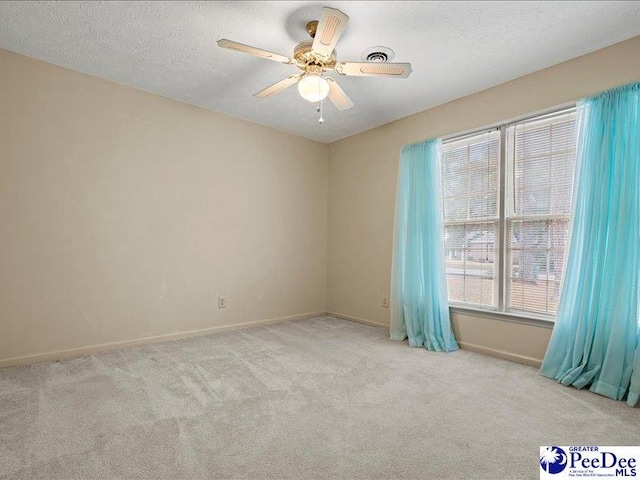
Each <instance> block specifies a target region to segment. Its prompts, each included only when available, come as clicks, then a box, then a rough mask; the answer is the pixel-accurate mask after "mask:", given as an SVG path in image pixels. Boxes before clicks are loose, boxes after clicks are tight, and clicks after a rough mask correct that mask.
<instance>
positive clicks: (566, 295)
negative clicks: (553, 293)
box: [541, 83, 640, 406]
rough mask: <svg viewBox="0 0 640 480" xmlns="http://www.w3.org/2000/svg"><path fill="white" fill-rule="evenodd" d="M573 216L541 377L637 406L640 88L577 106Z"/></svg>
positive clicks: (617, 91)
mask: <svg viewBox="0 0 640 480" xmlns="http://www.w3.org/2000/svg"><path fill="white" fill-rule="evenodd" d="M579 113H580V115H579V118H580V120H579V129H578V131H579V133H578V154H577V164H576V176H575V182H574V206H575V207H574V215H573V220H572V233H571V240H570V245H569V251H568V258H567V268H566V275H565V279H564V286H563V291H562V294H561V298H560V303H559V305H558V314H557V319H556V325H555V327H554V330H553V334H552V337H551V342H550V344H549V349H548V350H547V353H546V355H545V357H544V361H543V363H542V368H541V373H542V374H543V375H545V376H547V377H550V378H554V379H556V380H558V381H559V382H560V383H562V384H564V385H573V386H575V387H577V388H585V387H589V388H590V390H591V391H593V392H596V393H599V394H601V395H605V396H607V397H610V398H613V399H616V400H623V399H624V398H625V396H626V397H627V403H628V404H629V405H631V406H634V405H635V404H637V403H638V397H639V395H640V353H639V351H638V345H639V337H640V324H639V320H638V319H639V317H638V294H639V291H638V286H639V282H638V274H639V268H638V267H639V260H640V83H636V84H633V85H628V86H624V87H620V88H617V89H614V90H609V91H607V92H604V93H602V94H600V95H597V96H595V97H592V98H588V99H585V100H583V101H582V102H580V104H579Z"/></svg>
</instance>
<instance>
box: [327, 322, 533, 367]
mask: <svg viewBox="0 0 640 480" xmlns="http://www.w3.org/2000/svg"><path fill="white" fill-rule="evenodd" d="M327 315H330V316H332V317H336V318H341V319H343V320H350V321H352V322H358V323H364V324H365V325H373V326H374V327H382V328H386V329H387V330H388V329H389V325H385V324H383V323H378V322H372V321H371V320H366V319H364V318H359V317H353V316H351V315H345V314H343V313H337V312H327ZM458 345H459V346H460V348H462V349H463V350H469V351H470V352H475V353H480V354H482V355H488V356H490V357H496V358H502V359H503V360H509V361H512V362H516V363H522V364H524V365H530V366H532V367H537V368H540V365H542V361H541V360H539V359H537V358H533V357H527V356H525V355H519V354H517V353H513V352H507V351H504V350H497V349H494V348H489V347H483V346H481V345H475V344H473V343H468V342H460V341H458Z"/></svg>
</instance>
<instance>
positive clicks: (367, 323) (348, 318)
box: [326, 312, 389, 330]
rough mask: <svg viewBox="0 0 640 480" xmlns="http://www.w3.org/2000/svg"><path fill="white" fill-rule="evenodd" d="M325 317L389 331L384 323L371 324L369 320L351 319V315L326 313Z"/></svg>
mask: <svg viewBox="0 0 640 480" xmlns="http://www.w3.org/2000/svg"><path fill="white" fill-rule="evenodd" d="M326 315H329V316H331V317H336V318H341V319H342V320H349V321H352V322H357V323H364V324H365V325H372V326H374V327H381V328H386V329H387V330H388V329H389V325H385V324H384V323H378V322H372V321H371V320H366V319H364V318H359V317H352V316H351V315H345V314H343V313H337V312H327V313H326Z"/></svg>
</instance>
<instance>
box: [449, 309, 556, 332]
mask: <svg viewBox="0 0 640 480" xmlns="http://www.w3.org/2000/svg"><path fill="white" fill-rule="evenodd" d="M449 311H450V312H451V313H459V314H462V315H471V316H473V317H482V318H490V319H492V320H498V321H500V322H508V323H519V324H521V325H530V326H533V327H540V328H553V326H554V325H555V322H554V321H553V320H549V319H544V318H534V317H527V316H525V315H518V314H514V313H505V312H496V311H492V310H483V309H481V308H471V307H462V306H456V305H450V306H449Z"/></svg>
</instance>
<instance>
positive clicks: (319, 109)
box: [316, 72, 324, 125]
mask: <svg viewBox="0 0 640 480" xmlns="http://www.w3.org/2000/svg"><path fill="white" fill-rule="evenodd" d="M320 78H322V72H321V73H320ZM318 97H320V105H318V108H316V112H318V113H319V114H320V118H319V119H318V123H319V124H320V125H322V124H323V123H324V118H322V95H320V83H319V82H318Z"/></svg>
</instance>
